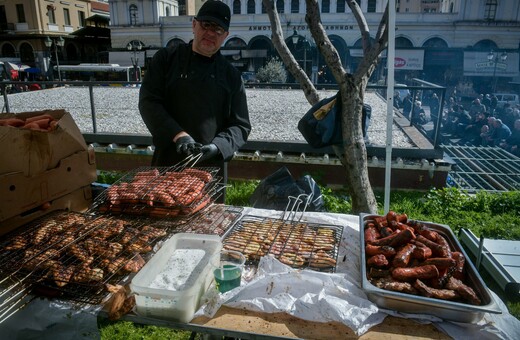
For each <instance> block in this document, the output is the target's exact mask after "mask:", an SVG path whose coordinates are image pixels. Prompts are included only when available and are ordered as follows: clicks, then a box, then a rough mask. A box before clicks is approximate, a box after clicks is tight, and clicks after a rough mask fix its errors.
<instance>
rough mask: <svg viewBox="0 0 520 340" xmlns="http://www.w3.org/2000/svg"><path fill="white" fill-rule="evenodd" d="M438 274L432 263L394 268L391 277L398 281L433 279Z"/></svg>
mask: <svg viewBox="0 0 520 340" xmlns="http://www.w3.org/2000/svg"><path fill="white" fill-rule="evenodd" d="M438 276H439V271H438V270H437V267H435V266H434V265H427V266H419V267H413V268H395V269H394V270H392V277H393V278H394V279H396V280H398V281H412V280H416V279H433V278H436V277H438Z"/></svg>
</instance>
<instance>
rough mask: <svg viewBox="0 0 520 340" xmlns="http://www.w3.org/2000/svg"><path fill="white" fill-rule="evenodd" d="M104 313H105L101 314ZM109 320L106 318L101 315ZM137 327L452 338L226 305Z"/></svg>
mask: <svg viewBox="0 0 520 340" xmlns="http://www.w3.org/2000/svg"><path fill="white" fill-rule="evenodd" d="M101 314H104V313H103V312H101ZM101 316H102V317H106V315H101ZM123 320H126V321H131V322H134V323H137V324H144V325H154V326H159V327H168V328H173V329H182V330H188V331H193V332H196V333H201V334H210V335H214V336H218V337H234V338H240V339H277V338H278V339H327V340H330V339H377V340H380V339H385V340H386V339H390V340H392V339H395V340H402V339H451V338H450V337H449V336H447V335H446V334H444V333H442V332H441V331H439V330H438V329H437V328H435V326H433V325H432V324H419V323H417V322H415V321H413V320H410V319H402V318H396V317H392V316H388V317H386V318H385V320H384V321H383V322H382V323H381V324H379V325H376V326H374V327H372V328H371V329H370V330H369V331H368V332H367V333H365V334H363V335H362V336H357V335H356V334H355V333H354V331H352V330H351V329H350V328H348V327H347V326H345V325H344V324H342V323H339V322H328V323H321V322H312V321H306V320H302V319H299V318H296V317H294V316H292V315H289V314H286V313H261V312H252V311H249V310H239V309H234V308H230V307H226V306H222V307H221V308H220V309H219V311H218V312H217V314H215V316H214V317H213V318H207V317H197V318H195V319H193V320H192V321H191V322H189V323H180V322H175V321H165V320H159V319H155V318H148V317H141V316H137V315H135V314H127V315H125V316H124V317H123Z"/></svg>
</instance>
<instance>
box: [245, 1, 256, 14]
mask: <svg viewBox="0 0 520 340" xmlns="http://www.w3.org/2000/svg"><path fill="white" fill-rule="evenodd" d="M247 14H255V0H247Z"/></svg>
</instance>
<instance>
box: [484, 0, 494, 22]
mask: <svg viewBox="0 0 520 340" xmlns="http://www.w3.org/2000/svg"><path fill="white" fill-rule="evenodd" d="M496 15H497V0H486V5H485V8H484V19H486V20H495V17H496Z"/></svg>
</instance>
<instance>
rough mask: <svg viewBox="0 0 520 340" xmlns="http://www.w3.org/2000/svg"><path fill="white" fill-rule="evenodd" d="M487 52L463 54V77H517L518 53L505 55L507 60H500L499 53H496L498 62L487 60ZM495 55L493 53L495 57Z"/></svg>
mask: <svg viewBox="0 0 520 340" xmlns="http://www.w3.org/2000/svg"><path fill="white" fill-rule="evenodd" d="M488 54H489V52H473V51H465V52H464V75H465V76H476V77H479V76H480V77H493V76H496V77H518V76H520V73H519V68H518V58H519V55H518V53H509V52H508V53H507V59H506V60H501V59H500V55H501V52H498V60H496V63H495V61H494V60H489V59H488ZM496 55H497V53H495V57H496Z"/></svg>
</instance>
